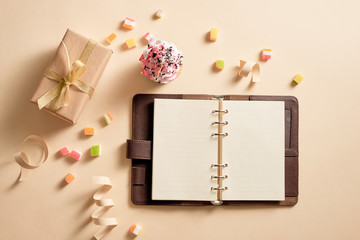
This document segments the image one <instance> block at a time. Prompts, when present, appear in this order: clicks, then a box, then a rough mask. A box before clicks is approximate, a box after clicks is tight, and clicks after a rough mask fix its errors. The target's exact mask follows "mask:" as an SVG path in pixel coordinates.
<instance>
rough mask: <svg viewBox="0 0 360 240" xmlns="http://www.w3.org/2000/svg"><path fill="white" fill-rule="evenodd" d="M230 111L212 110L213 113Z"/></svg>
mask: <svg viewBox="0 0 360 240" xmlns="http://www.w3.org/2000/svg"><path fill="white" fill-rule="evenodd" d="M228 112H229V111H228V110H227V109H225V110H212V113H228Z"/></svg>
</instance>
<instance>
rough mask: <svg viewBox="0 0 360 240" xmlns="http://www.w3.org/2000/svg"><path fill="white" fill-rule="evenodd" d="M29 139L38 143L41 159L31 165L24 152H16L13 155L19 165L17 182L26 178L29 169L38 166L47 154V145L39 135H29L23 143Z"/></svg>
mask: <svg viewBox="0 0 360 240" xmlns="http://www.w3.org/2000/svg"><path fill="white" fill-rule="evenodd" d="M30 140H32V141H35V142H36V143H37V144H39V145H40V147H41V149H42V156H41V160H40V161H38V163H37V164H35V165H31V163H30V159H29V157H28V156H27V154H26V153H25V152H18V153H16V154H15V156H14V158H15V161H16V162H17V163H18V164H19V165H20V166H21V171H20V178H19V182H21V181H25V180H27V179H28V178H29V175H30V170H31V169H34V168H38V167H40V166H41V165H42V164H43V163H44V162H45V161H46V159H47V158H48V156H49V150H48V147H47V145H46V143H45V141H44V140H43V139H42V138H41V137H39V136H36V135H30V136H28V137H27V138H25V140H24V141H23V143H25V142H27V141H30Z"/></svg>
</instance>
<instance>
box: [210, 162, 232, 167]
mask: <svg viewBox="0 0 360 240" xmlns="http://www.w3.org/2000/svg"><path fill="white" fill-rule="evenodd" d="M227 166H229V165H228V164H227V163H225V164H211V167H223V168H224V167H227Z"/></svg>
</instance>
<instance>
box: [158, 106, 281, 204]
mask: <svg viewBox="0 0 360 240" xmlns="http://www.w3.org/2000/svg"><path fill="white" fill-rule="evenodd" d="M220 108H221V109H220ZM214 110H215V111H214ZM219 110H220V111H219ZM220 116H221V118H220ZM220 120H221V121H220ZM219 125H221V130H220V128H219ZM219 130H220V131H221V132H219ZM219 133H220V134H219ZM153 134H154V135H153V156H152V158H153V168H152V171H153V172H152V199H153V200H185V201H186V200H189V201H194V200H195V201H216V200H219V191H221V199H220V200H265V201H267V200H269V201H273V200H284V199H285V189H284V186H285V180H284V177H285V176H284V175H285V174H284V152H285V146H284V142H285V139H284V135H285V133H284V102H282V101H230V100H224V101H222V100H221V105H220V100H184V99H181V100H178V99H155V102H154V132H153ZM218 134H219V135H218ZM220 142H221V143H220ZM219 153H220V155H221V156H219ZM219 158H221V162H219ZM219 165H220V166H219ZM219 168H221V171H220V173H221V176H220V175H219ZM219 189H220V190H219ZM225 189H226V190H225Z"/></svg>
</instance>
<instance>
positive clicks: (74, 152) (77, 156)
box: [70, 149, 82, 161]
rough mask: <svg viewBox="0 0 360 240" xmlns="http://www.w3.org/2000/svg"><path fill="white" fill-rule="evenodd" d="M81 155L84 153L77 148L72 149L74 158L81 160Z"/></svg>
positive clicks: (71, 155)
mask: <svg viewBox="0 0 360 240" xmlns="http://www.w3.org/2000/svg"><path fill="white" fill-rule="evenodd" d="M81 156H82V153H81V152H79V151H78V150H76V149H74V150H72V151H71V153H70V157H72V158H73V159H75V160H78V161H79V160H80V158H81Z"/></svg>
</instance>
